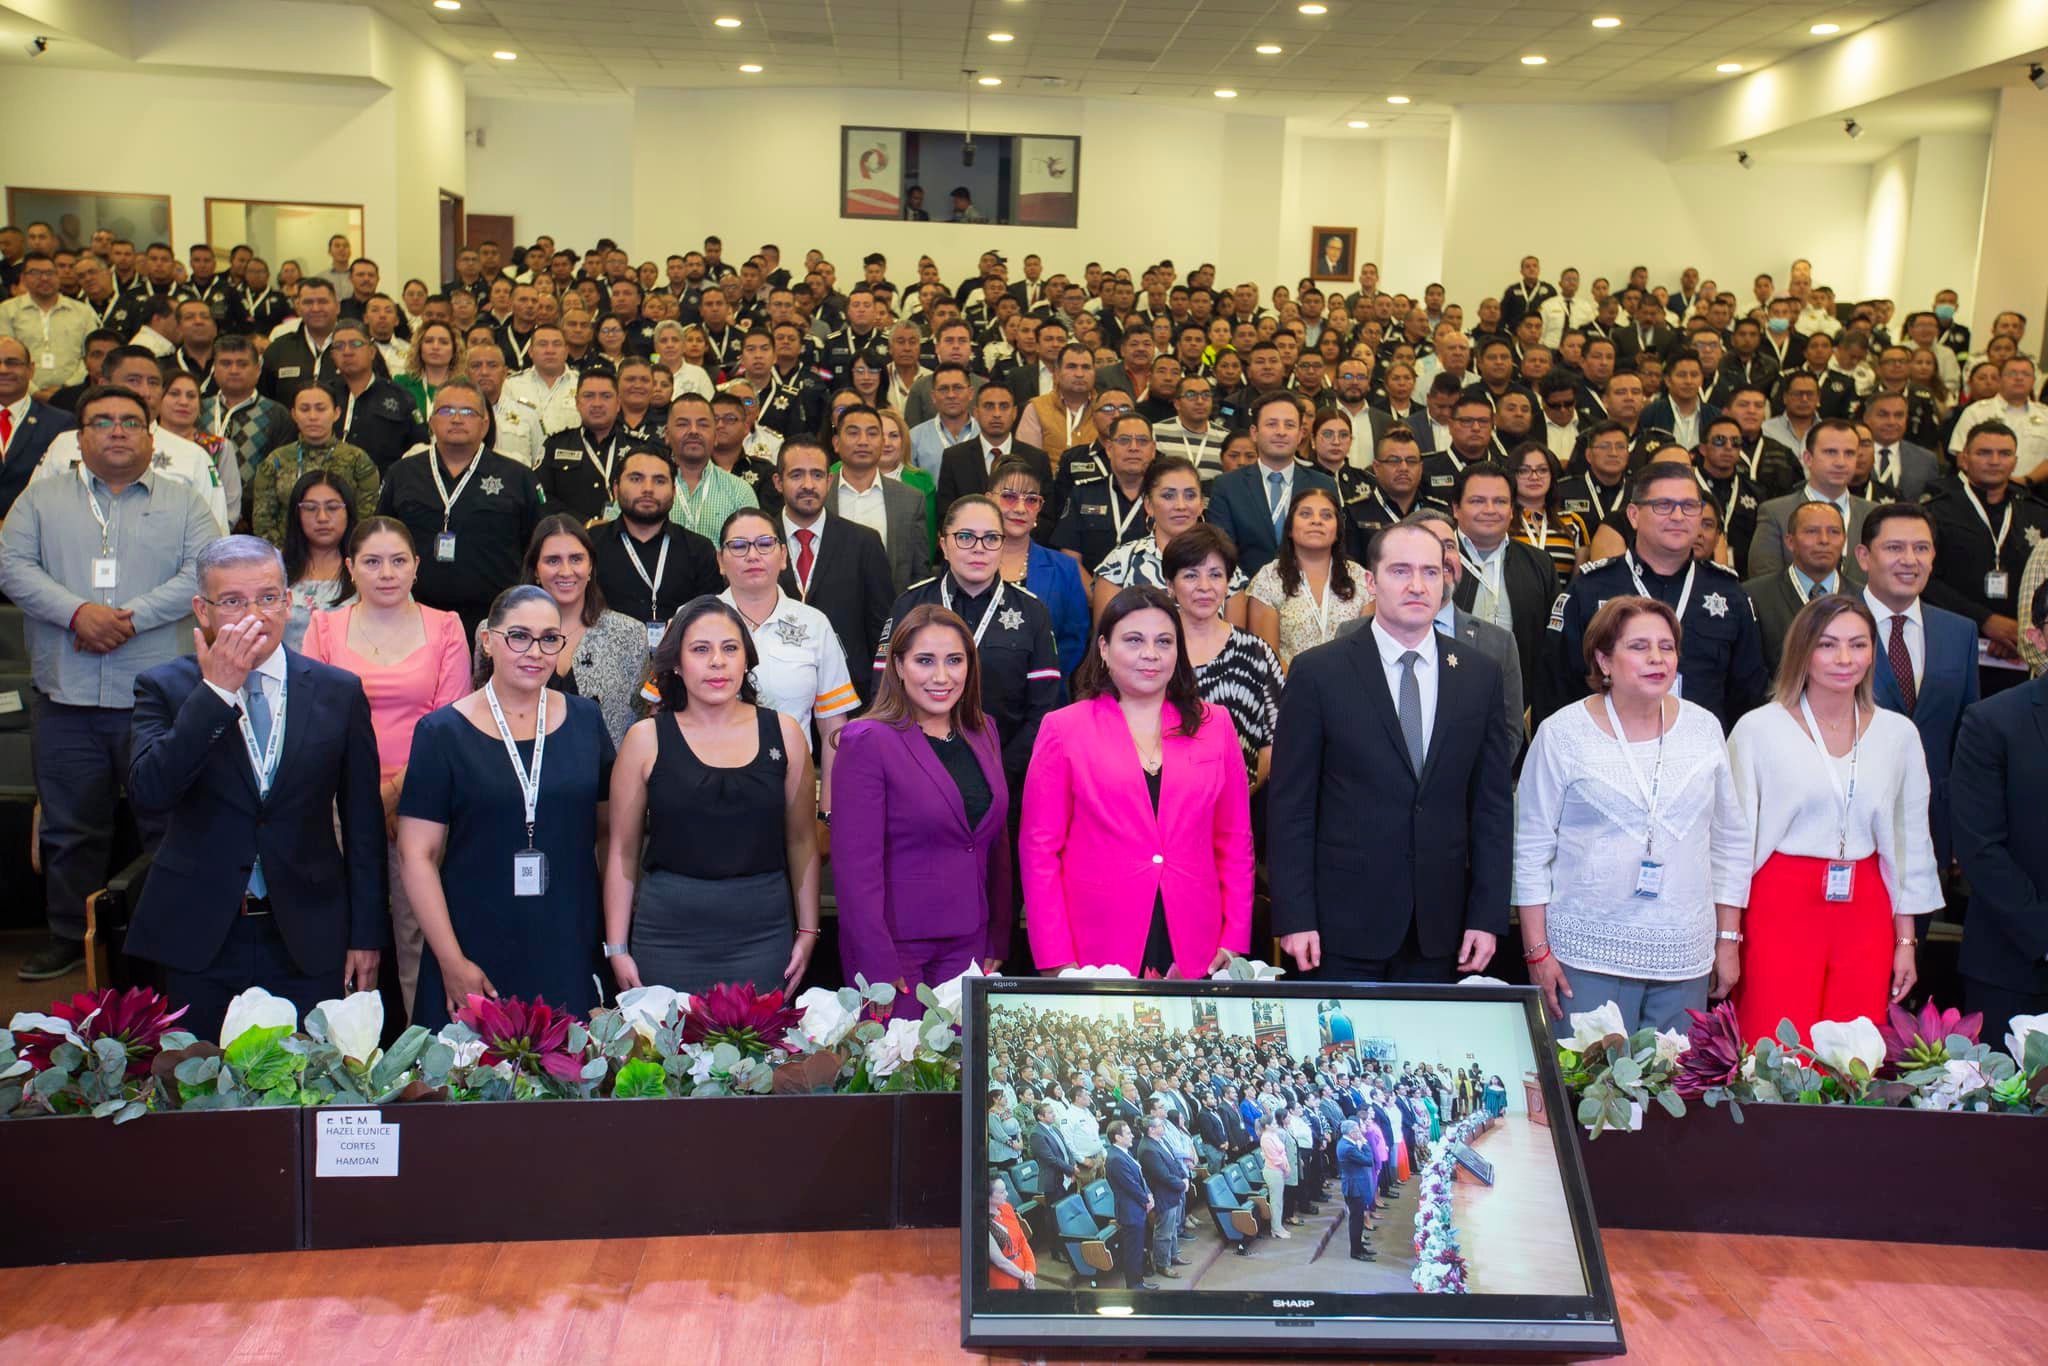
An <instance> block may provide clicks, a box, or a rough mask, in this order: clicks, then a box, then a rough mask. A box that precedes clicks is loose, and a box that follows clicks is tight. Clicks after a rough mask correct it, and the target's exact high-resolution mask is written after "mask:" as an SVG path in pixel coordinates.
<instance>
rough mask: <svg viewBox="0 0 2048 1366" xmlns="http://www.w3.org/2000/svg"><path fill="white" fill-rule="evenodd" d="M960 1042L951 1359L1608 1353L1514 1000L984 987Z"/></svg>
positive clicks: (1570, 1173) (1566, 1173)
mask: <svg viewBox="0 0 2048 1366" xmlns="http://www.w3.org/2000/svg"><path fill="white" fill-rule="evenodd" d="M963 1028H964V1040H963V1045H964V1048H965V1050H966V1051H965V1053H964V1055H963V1062H964V1066H965V1071H964V1075H963V1077H962V1087H963V1090H964V1092H965V1104H966V1122H965V1125H964V1129H965V1143H966V1152H965V1159H964V1161H963V1168H964V1172H965V1177H964V1181H963V1186H964V1191H963V1204H962V1209H963V1211H964V1212H965V1217H964V1218H963V1219H962V1267H961V1297H962V1305H961V1316H962V1341H963V1344H964V1345H966V1346H968V1347H987V1348H999V1347H1027V1348H1048V1349H1060V1348H1067V1349H1074V1348H1081V1347H1088V1348H1114V1349H1117V1350H1132V1349H1137V1350H1145V1349H1156V1350H1160V1351H1173V1352H1219V1351H1257V1352H1264V1353H1272V1352H1274V1351H1275V1350H1280V1351H1288V1352H1295V1351H1329V1352H1336V1351H1346V1352H1375V1353H1378V1352H1401V1353H1485V1354H1502V1353H1508V1354H1515V1355H1524V1354H1537V1355H1543V1356H1548V1357H1553V1358H1563V1357H1586V1356H1602V1355H1611V1354H1615V1353H1619V1352H1621V1351H1622V1350H1623V1344H1622V1333H1621V1324H1620V1320H1619V1317H1618V1315H1617V1312H1616V1308H1615V1303H1614V1290H1613V1286H1612V1285H1611V1283H1610V1282H1609V1279H1608V1272H1607V1264H1606V1261H1605V1259H1604V1257H1603V1255H1602V1252H1601V1246H1600V1234H1599V1229H1598V1227H1597V1226H1596V1224H1595V1222H1594V1218H1593V1207H1592V1201H1591V1199H1590V1198H1589V1197H1588V1194H1587V1191H1586V1180H1585V1172H1584V1170H1583V1168H1582V1167H1581V1166H1580V1164H1579V1154H1578V1148H1577V1141H1576V1139H1575V1138H1574V1136H1573V1135H1572V1134H1571V1133H1570V1132H1569V1131H1568V1130H1567V1129H1566V1128H1563V1127H1558V1128H1552V1127H1550V1126H1549V1124H1548V1119H1549V1117H1550V1116H1552V1115H1558V1116H1568V1115H1570V1114H1571V1113H1572V1109H1571V1107H1570V1106H1569V1105H1568V1104H1567V1103H1566V1097H1565V1094H1564V1089H1563V1083H1562V1081H1561V1080H1560V1078H1559V1076H1558V1072H1557V1066H1556V1060H1555V1056H1554V1054H1553V1052H1552V1049H1551V1045H1550V1042H1549V1033H1548V1030H1547V1029H1546V1028H1545V1025H1544V1020H1543V1017H1542V1007H1541V1003H1540V1001H1539V998H1538V996H1537V994H1536V992H1535V991H1534V990H1533V989H1532V988H1526V987H1505V986H1500V987H1487V986H1455V987H1452V986H1445V987H1436V986H1352V985H1342V984H1332V983H1313V982H1305V983H1292V982H1278V981H1265V982H1180V981H1130V980H1079V979H1074V978H1063V979H1013V978H1001V977H997V978H988V979H970V980H969V982H968V985H967V994H966V996H965V998H964V1005H963ZM998 1097H1000V1099H999V1100H998V1099H997V1098H998ZM1055 1097H1057V1098H1055ZM1041 1105H1049V1106H1051V1108H1050V1109H1046V1110H1043V1111H1042V1112H1041V1111H1038V1110H1037V1109H1036V1108H1035V1107H1037V1106H1041ZM1027 1108H1032V1109H1033V1113H1032V1119H1031V1122H1030V1123H1029V1124H1028V1125H1027V1124H1026V1123H1025V1122H1024V1120H1023V1114H1024V1112H1025V1110H1026V1109H1027ZM1155 1110H1158V1111H1163V1112H1164V1115H1163V1123H1162V1124H1161V1125H1160V1126H1159V1127H1158V1128H1157V1129H1152V1128H1151V1127H1150V1126H1151V1120H1152V1118H1153V1112H1154V1111H1155ZM1231 1112H1234V1114H1233V1113H1231ZM1126 1126H1128V1128H1129V1135H1128V1137H1127V1136H1126V1134H1125V1132H1124V1130H1125V1127H1126ZM1040 1129H1043V1130H1045V1131H1046V1132H1044V1133H1039V1132H1037V1130H1040ZM1375 1131H1376V1135H1375ZM1269 1155H1270V1160H1269ZM1373 1158H1378V1159H1379V1160H1378V1161H1377V1162H1375V1161H1373V1160H1372V1159H1373ZM1273 1172H1280V1173H1282V1174H1281V1175H1280V1176H1279V1177H1278V1178H1277V1179H1275V1178H1274V1177H1273V1176H1272V1175H1270V1173H1273ZM1347 1173H1348V1175H1349V1178H1350V1181H1349V1184H1350V1185H1351V1186H1352V1188H1353V1192H1354V1195H1355V1196H1356V1199H1355V1202H1347V1200H1346V1198H1345V1196H1344V1194H1343V1187H1344V1185H1345V1184H1346V1180H1345V1178H1346V1176H1347ZM1176 1180H1178V1181H1181V1182H1184V1183H1185V1190H1184V1191H1182V1192H1180V1195H1181V1201H1182V1204H1181V1208H1182V1209H1183V1210H1184V1211H1185V1218H1184V1219H1183V1220H1181V1221H1180V1222H1181V1224H1182V1227H1181V1228H1180V1229H1179V1230H1178V1231H1176V1230H1175V1229H1174V1228H1173V1227H1172V1225H1173V1223H1174V1220H1173V1219H1172V1218H1171V1213H1170V1212H1171V1211H1172V1209H1173V1205H1172V1204H1171V1200H1172V1196H1173V1187H1174V1184H1175V1182H1176ZM1367 1191H1370V1192H1371V1196H1370V1197H1368V1196H1367V1195H1366V1194H1364V1192H1367ZM1141 1196H1142V1197H1143V1198H1144V1199H1145V1200H1149V1201H1150V1208H1149V1209H1147V1208H1145V1207H1144V1206H1143V1205H1141V1204H1140V1203H1139V1201H1140V1197H1141ZM1352 1203H1355V1204H1356V1205H1357V1206H1358V1208H1359V1210H1360V1214H1361V1224H1363V1223H1364V1222H1365V1221H1368V1220H1369V1221H1370V1222H1371V1223H1372V1228H1371V1229H1370V1230H1365V1229H1363V1228H1362V1229H1361V1233H1362V1237H1361V1242H1362V1244H1363V1249H1362V1250H1363V1251H1364V1252H1365V1253H1368V1254H1369V1255H1368V1256H1355V1255H1354V1251H1353V1248H1352V1243H1351V1219H1352V1208H1351V1205H1352ZM1373 1203H1376V1204H1378V1205H1379V1206H1380V1208H1379V1209H1378V1210H1377V1211H1374V1210H1372V1209H1370V1208H1369V1205H1370V1204H1373ZM1162 1213H1166V1214H1167V1215H1168V1217H1167V1218H1161V1215H1162ZM1276 1220H1277V1222H1278V1227H1277V1228H1276V1227H1275V1223H1276ZM1005 1267H1007V1268H1009V1269H1008V1270H1005V1269H1004V1268H1005ZM1016 1272H1028V1273H1029V1276H1028V1285H1027V1284H1026V1278H1024V1277H1020V1276H1018V1275H1016V1274H1014V1273H1016ZM1134 1280H1135V1282H1136V1283H1135V1284H1133V1281H1134Z"/></svg>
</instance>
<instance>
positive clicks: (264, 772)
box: [235, 674, 285, 799]
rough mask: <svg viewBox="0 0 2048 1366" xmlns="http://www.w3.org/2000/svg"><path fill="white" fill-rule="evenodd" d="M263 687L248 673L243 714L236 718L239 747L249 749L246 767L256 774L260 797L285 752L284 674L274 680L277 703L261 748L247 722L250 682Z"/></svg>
mask: <svg viewBox="0 0 2048 1366" xmlns="http://www.w3.org/2000/svg"><path fill="white" fill-rule="evenodd" d="M250 683H253V684H255V685H256V686H257V687H259V688H260V687H262V686H263V684H262V682H261V676H260V675H257V674H250V675H249V682H248V683H245V684H243V685H242V690H241V699H242V714H241V715H240V716H238V717H236V718H235V720H236V721H237V722H238V723H239V724H240V725H241V728H242V747H243V748H244V749H246V750H248V751H249V768H250V770H251V771H252V772H253V773H254V774H255V775H256V795H257V797H258V798H259V799H260V798H263V797H268V796H269V795H270V785H271V784H272V783H273V782H275V781H277V761H278V758H279V757H280V756H281V755H282V754H283V753H284V693H285V688H284V676H283V675H282V674H280V675H278V679H277V705H276V707H274V708H273V709H272V710H271V713H270V737H269V738H268V739H267V740H265V741H264V744H263V748H262V749H261V750H260V751H259V750H258V749H257V748H256V728H255V727H254V726H251V725H250V724H249V684H250Z"/></svg>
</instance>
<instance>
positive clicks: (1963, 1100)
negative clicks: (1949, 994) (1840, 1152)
mask: <svg viewBox="0 0 2048 1366" xmlns="http://www.w3.org/2000/svg"><path fill="white" fill-rule="evenodd" d="M1686 1013H1687V1014H1688V1015H1690V1016H1691V1018H1692V1027H1691V1029H1690V1030H1688V1031H1687V1032H1686V1033H1685V1034H1683V1035H1681V1034H1679V1033H1678V1032H1677V1031H1675V1030H1666V1031H1663V1032H1661V1033H1660V1032H1658V1031H1656V1030H1650V1029H1640V1030H1637V1031H1636V1032H1635V1034H1634V1035H1633V1036H1628V1035H1625V1034H1624V1033H1623V1032H1622V1020H1621V1012H1620V1010H1619V1009H1618V1008H1617V1007H1616V1006H1615V1005H1614V1003H1613V1002H1611V1001H1610V1002H1608V1003H1607V1004H1606V1005H1604V1006H1602V1007H1600V1009H1598V1010H1594V1011H1588V1012H1585V1013H1582V1014H1575V1015H1573V1016H1572V1017H1571V1025H1572V1038H1571V1039H1570V1040H1569V1041H1568V1042H1566V1043H1563V1044H1561V1045H1559V1047H1558V1053H1557V1060H1558V1066H1559V1068H1560V1069H1561V1070H1562V1071H1563V1073H1564V1080H1565V1083H1566V1084H1567V1085H1568V1086H1570V1087H1571V1088H1572V1090H1573V1092H1574V1093H1576V1094H1577V1096H1578V1097H1579V1107H1578V1118H1579V1122H1580V1123H1581V1124H1583V1125H1585V1126H1586V1128H1587V1130H1588V1131H1589V1132H1590V1133H1591V1134H1592V1135H1593V1136H1594V1137H1596V1138H1597V1137H1598V1136H1599V1135H1600V1133H1601V1132H1602V1131H1603V1130H1606V1129H1616V1128H1639V1127H1641V1120H1640V1116H1641V1114H1642V1112H1644V1111H1647V1110H1648V1109H1649V1107H1650V1105H1651V1104H1652V1103H1653V1102H1654V1103H1655V1104H1657V1105H1660V1106H1662V1107H1663V1108H1664V1110H1666V1111H1667V1112H1668V1113H1670V1114H1671V1115H1673V1116H1682V1115H1684V1113H1685V1103H1686V1102H1687V1101H1689V1100H1698V1101H1703V1102H1705V1103H1706V1104H1707V1105H1708V1106H1710V1107H1711V1106H1716V1105H1720V1104H1723V1103H1726V1104H1727V1106H1728V1108H1729V1113H1730V1114H1731V1115H1732V1116H1733V1117H1734V1118H1735V1120H1736V1121H1737V1122H1738V1123H1740V1122H1741V1119H1742V1106H1743V1105H1744V1104H1799V1105H1863V1106H1897V1107H1910V1108H1912V1109H1918V1110H1951V1111H1967V1112H1973V1113H1982V1114H2024V1115H2041V1114H2048V1015H2022V1016H2016V1017H2015V1018H2014V1019H2013V1021H2012V1032H2011V1033H2009V1034H2008V1035H2007V1036H2006V1039H2005V1046H2006V1051H2005V1052H2003V1053H2000V1052H1997V1051H1995V1050H1994V1049H1993V1048H1992V1046H1991V1045H1990V1044H1988V1043H1985V1042H1982V1041H1981V1040H1980V1039H1979V1037H1978V1036H1979V1034H1980V1033H1981V1032H1982V1030H1983V1024H1984V1022H1983V1018H1982V1017H1981V1016H1979V1015H1963V1014H1960V1013H1959V1012H1957V1011H1954V1010H1941V1009H1939V1008H1937V1007H1936V1006H1934V1005H1933V1004H1932V1003H1929V1004H1927V1005H1924V1006H1922V1007H1921V1008H1920V1010H1919V1011H1918V1012H1917V1013H1914V1012H1909V1011H1907V1010H1905V1009H1903V1008H1902V1007H1899V1006H1893V1007H1892V1008H1891V1009H1890V1010H1889V1011H1888V1012H1887V1015H1886V1020H1885V1023H1884V1024H1883V1025H1881V1026H1880V1025H1877V1024H1874V1023H1872V1022H1871V1021H1870V1020H1869V1019H1868V1018H1867V1017H1863V1016H1859V1017H1857V1018H1856V1019H1854V1020H1850V1021H1847V1022H1842V1021H1837V1020H1823V1021H1821V1022H1819V1023H1818V1024H1816V1025H1814V1027H1813V1030H1812V1034H1811V1038H1812V1042H1811V1043H1810V1044H1808V1043H1802V1042H1801V1041H1800V1039H1799V1033H1798V1031H1797V1030H1796V1029H1794V1028H1793V1026H1792V1023H1791V1021H1789V1020H1786V1021H1783V1022H1781V1023H1780V1024H1779V1026H1778V1031H1777V1034H1776V1035H1775V1037H1772V1038H1765V1039H1757V1040H1753V1041H1745V1040H1744V1039H1743V1037H1742V1029H1741V1026H1740V1025H1739V1024H1738V1023H1737V1020H1736V1016H1735V1008H1734V1006H1732V1005H1730V1004H1729V1003H1728V1002H1726V1001H1723V1002H1721V1003H1720V1004H1719V1005H1716V1006H1715V1007H1714V1008H1713V1009H1712V1010H1708V1011H1700V1010H1693V1011H1688V1012H1686Z"/></svg>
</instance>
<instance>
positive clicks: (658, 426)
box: [619, 403, 673, 463]
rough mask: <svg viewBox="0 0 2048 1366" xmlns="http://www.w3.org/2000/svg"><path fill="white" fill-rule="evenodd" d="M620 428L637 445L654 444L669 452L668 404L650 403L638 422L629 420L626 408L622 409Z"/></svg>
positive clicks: (660, 449) (662, 451)
mask: <svg viewBox="0 0 2048 1366" xmlns="http://www.w3.org/2000/svg"><path fill="white" fill-rule="evenodd" d="M619 430H620V431H622V432H624V433H625V434H626V435H627V436H629V437H631V438H632V439H633V441H634V443H635V444H636V445H641V446H652V447H653V448H654V449H655V450H657V451H660V452H661V453H662V454H664V455H666V454H668V405H667V404H666V403H650V404H648V405H647V411H646V412H644V413H642V414H640V420H639V421H638V422H634V421H631V420H629V419H628V418H627V417H626V413H625V410H624V409H620V411H619ZM671 463H673V462H671Z"/></svg>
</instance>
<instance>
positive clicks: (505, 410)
mask: <svg viewBox="0 0 2048 1366" xmlns="http://www.w3.org/2000/svg"><path fill="white" fill-rule="evenodd" d="M484 444H486V445H487V446H489V447H490V448H491V449H492V450H494V451H496V452H497V453H498V454H500V455H503V456H507V457H509V458H511V459H513V460H517V461H518V462H519V463H520V464H522V465H525V466H526V467H527V468H528V469H533V468H536V467H538V466H539V464H540V457H541V451H542V450H543V449H544V448H545V446H546V444H547V433H545V432H543V431H542V430H541V427H540V412H539V410H538V409H536V408H535V407H534V406H533V405H532V404H531V403H529V402H527V401H526V400H525V399H523V398H514V397H513V396H512V395H510V394H506V395H505V396H504V397H502V398H500V399H499V400H498V401H497V403H495V404H494V405H492V407H491V430H490V434H489V435H488V436H487V437H485V439H484Z"/></svg>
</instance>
